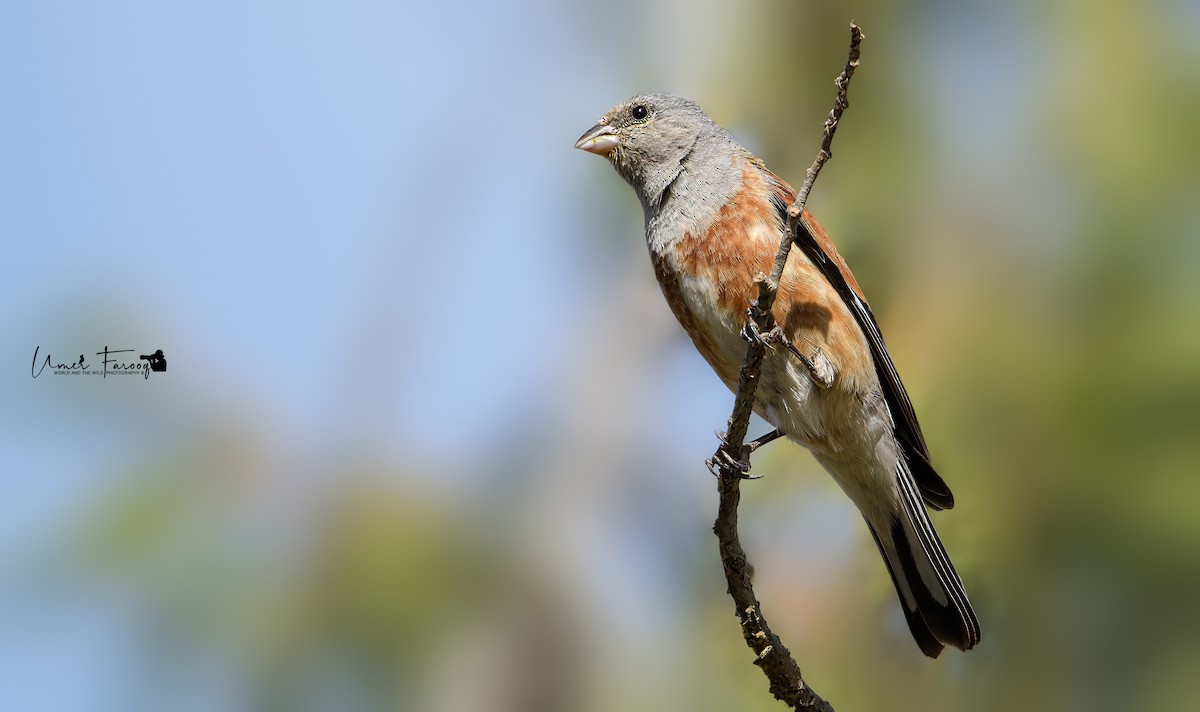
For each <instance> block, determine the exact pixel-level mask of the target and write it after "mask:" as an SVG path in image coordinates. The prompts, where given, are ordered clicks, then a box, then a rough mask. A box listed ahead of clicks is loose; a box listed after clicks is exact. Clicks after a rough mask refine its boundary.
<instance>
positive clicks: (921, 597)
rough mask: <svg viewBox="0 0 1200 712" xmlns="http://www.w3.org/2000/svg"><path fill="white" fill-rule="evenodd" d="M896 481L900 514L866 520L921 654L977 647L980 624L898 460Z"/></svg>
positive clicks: (935, 653)
mask: <svg viewBox="0 0 1200 712" xmlns="http://www.w3.org/2000/svg"><path fill="white" fill-rule="evenodd" d="M896 481H897V482H896V488H897V491H898V494H899V498H900V503H901V511H900V512H899V514H898V515H896V516H892V517H889V518H888V519H889V520H890V521H887V522H872V521H870V520H868V521H867V525H868V526H869V527H870V528H871V535H872V536H874V537H875V543H876V544H878V545H879V551H880V553H881V554H883V560H884V562H885V563H887V567H888V572H889V573H890V574H891V575H892V582H893V583H894V584H895V585H896V593H898V594H899V596H900V603H901V605H903V607H904V617H905V618H906V619H907V620H908V627H909V629H910V630H911V631H912V635H913V638H915V639H916V641H917V645H918V646H919V647H920V648H921V652H923V653H925V654H926V655H928V656H929V657H931V658H936V657H937V656H938V654H939V653H941V652H942V648H943V647H944V646H945V645H952V646H954V647H956V648H958V649H960V650H967V649H969V648H971V647H973V646H974V645H975V644H976V643H978V642H979V620H978V619H977V618H976V617H975V611H974V610H972V608H971V602H970V601H968V600H967V592H966V591H965V590H964V589H963V584H962V580H961V579H959V578H958V573H957V572H956V571H955V570H954V565H953V564H951V563H950V557H949V556H948V555H947V554H946V549H945V548H944V547H943V546H942V542H941V541H940V540H939V539H938V535H937V532H935V531H934V530H933V524H932V523H931V522H930V521H929V515H928V514H927V513H926V511H925V505H924V503H923V502H922V501H921V497H920V495H919V494H918V493H917V489H916V485H915V484H914V482H913V478H912V476H911V475H910V474H909V473H908V471H907V469H906V467H905V464H904V463H903V461H901V462H898V463H897V467H896Z"/></svg>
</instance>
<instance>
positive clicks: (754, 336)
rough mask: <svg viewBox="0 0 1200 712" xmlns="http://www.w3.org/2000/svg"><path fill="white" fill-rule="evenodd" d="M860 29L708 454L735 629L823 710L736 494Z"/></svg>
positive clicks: (796, 691)
mask: <svg viewBox="0 0 1200 712" xmlns="http://www.w3.org/2000/svg"><path fill="white" fill-rule="evenodd" d="M862 40H863V33H862V30H861V29H859V27H858V25H856V24H854V23H853V22H852V23H850V51H849V56H848V57H847V59H846V66H845V68H844V69H842V73H841V74H840V75H838V78H837V79H836V80H835V81H834V84H835V85H836V86H837V89H838V92H837V98H836V99H835V100H834V104H833V110H832V111H830V112H829V118H828V119H826V120H825V126H824V136H823V139H822V141H821V150H820V151H819V152H818V153H817V158H816V160H814V161H813V164H812V166H810V167H809V169H808V171H807V173H806V174H805V178H804V183H803V184H802V185H801V186H800V190H799V191H798V192H797V193H796V199H795V201H793V203H792V204H791V206H789V207H788V220H787V226H786V231H785V233H784V236H783V239H782V240H781V241H780V243H779V251H778V252H777V253H776V255H775V263H774V265H773V266H772V268H771V274H770V275H769V276H768V275H763V274H761V273H760V274H759V276H758V278H757V280H756V281H757V282H758V299H756V300H754V301H752V302H751V304H750V308H749V309H748V310H747V313H746V327H745V330H744V332H743V333H745V334H746V335H747V341H748V342H749V344H748V346H747V347H746V357H745V359H744V360H743V362H742V369H741V372H740V374H739V376H738V389H737V393H736V395H735V398H734V404H733V413H732V415H730V416H729V425H728V430H727V431H726V433H725V434H724V435H723V436H722V437H721V445H720V447H718V448H717V452H716V453H715V454H714V455H713V457H712V458H711V459H709V460H708V466H709V469H711V470H712V471H713V473H714V474H716V475H717V491H718V494H719V498H720V501H719V504H718V507H717V520H716V523H715V524H714V525H713V532H714V533H715V534H716V535H717V540H718V542H719V546H720V551H721V563H722V564H723V566H724V569H725V580H726V582H727V583H728V585H729V595H730V596H732V597H733V601H734V605H735V606H736V609H737V615H738V618H739V619H740V620H741V623H742V635H743V637H745V639H746V645H748V646H749V647H750V649H751V650H752V651H754V654H755V656H756V659H755V661H754V664H755V665H757V666H759V667H760V668H761V669H762V671H763V674H765V675H766V676H767V679H768V681H769V683H770V690H771V694H773V695H774V696H775V697H776V698H777V699H779V700H782V701H783V702H785V703H786V704H787V705H788V706H790V707H792V708H794V709H812V710H821V711H822V712H833V707H831V706H830V705H829V703H828V702H826V701H825V700H823V699H821V697H820V696H819V695H818V694H817V693H816V692H815V691H814V690H813V689H812V688H811V687H809V686H808V684H807V683H805V682H804V678H803V676H802V675H801V673H800V667H799V666H798V665H797V664H796V661H795V660H794V659H793V658H792V655H791V653H790V652H788V649H787V648H786V647H784V645H783V642H782V641H780V640H779V636H777V635H775V633H773V632H772V631H771V628H770V627H769V626H768V625H767V621H766V619H765V618H764V617H763V614H762V607H761V605H760V604H759V602H758V598H757V597H756V596H755V595H754V588H753V586H752V585H751V582H750V573H749V570H748V568H747V565H746V552H745V551H743V549H742V545H741V542H740V541H739V539H738V530H737V517H738V511H737V509H738V502H739V501H740V499H741V482H742V480H743V479H745V478H746V474H747V472H748V471H749V469H750V453H751V452H752V450H753V446H751V445H748V444H747V443H746V442H745V440H746V431H747V429H748V428H749V424H750V414H751V411H752V410H753V407H754V392H755V390H756V389H757V388H758V378H759V372H760V369H761V366H762V360H763V355H764V354H765V353H766V344H765V342H764V340H763V338H761V336H760V335H765V334H769V333H771V331H772V330H773V329H774V328H775V318H774V316H773V315H772V313H771V308H772V306H773V305H774V303H775V295H776V293H777V291H778V288H779V280H780V279H781V277H782V276H783V269H784V266H785V265H786V264H787V258H788V253H789V252H790V251H791V248H792V242H793V241H794V239H795V235H796V230H797V229H798V228H799V223H800V217H801V215H802V214H803V212H804V204H805V203H806V202H807V201H808V194H809V192H810V191H812V186H813V183H814V182H815V181H816V180H817V176H818V175H819V174H820V172H821V168H822V167H823V166H824V165H825V162H826V161H828V160H829V159H830V157H831V156H832V155H833V153H832V150H831V145H832V143H833V134H834V132H836V131H837V127H838V121H839V120H840V119H841V117H842V112H843V111H845V110H846V107H847V106H849V103H848V102H847V101H846V92H847V91H848V90H849V88H850V78H851V77H852V76H853V75H854V70H855V69H856V68H857V67H858V56H859V45H860V44H861V43H862Z"/></svg>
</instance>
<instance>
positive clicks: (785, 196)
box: [764, 168, 954, 509]
mask: <svg viewBox="0 0 1200 712" xmlns="http://www.w3.org/2000/svg"><path fill="white" fill-rule="evenodd" d="M765 170H766V169H765V168H764V171H765ZM767 172H768V174H769V175H770V176H771V177H772V178H774V182H776V183H777V187H776V190H775V193H774V194H773V195H772V199H773V200H772V202H774V203H775V207H776V209H777V210H779V215H780V221H781V224H784V225H786V224H787V209H788V206H789V205H790V204H791V201H792V200H794V199H795V192H794V191H792V188H791V186H789V185H788V184H787V183H786V182H784V181H783V179H781V178H779V177H778V176H775V175H774V174H770V172H769V171H767ZM796 232H797V234H796V236H795V243H794V244H795V246H796V247H797V248H798V249H799V250H800V251H801V252H803V253H804V255H805V256H806V257H808V259H809V261H811V262H812V263H813V265H815V266H816V267H817V269H818V270H820V272H821V275H822V276H824V277H825V279H826V280H827V281H828V282H829V284H831V285H832V286H833V288H834V289H835V290H836V291H837V293H838V296H840V297H841V298H842V301H843V303H845V305H846V308H847V309H849V310H850V313H851V314H853V315H854V320H855V321H856V322H858V327H859V328H860V329H861V330H862V333H863V336H864V337H866V341H867V346H869V347H870V349H871V360H872V361H873V362H874V364H875V372H876V374H877V375H878V377H879V384H880V386H881V387H882V389H883V397H884V400H885V402H886V403H887V406H888V411H889V412H890V413H891V416H892V426H893V430H894V431H895V435H896V440H897V441H898V442H899V443H900V446H901V448H902V449H903V450H904V455H905V458H906V459H907V460H908V463H909V467H910V468H911V469H912V473H913V477H914V479H915V480H916V482H917V486H918V488H919V489H920V491H921V495H922V498H923V499H924V500H925V502H926V503H927V504H928V505H929V506H931V507H933V508H935V509H950V508H951V507H953V506H954V495H953V493H951V491H950V487H949V486H947V485H946V482H945V481H944V480H943V479H942V478H941V476H940V475H938V474H937V472H936V471H935V470H934V469H933V466H932V465H931V464H930V462H929V448H928V446H927V445H926V444H925V436H924V435H923V434H922V433H921V425H920V423H918V422H917V414H916V411H914V410H913V406H912V401H911V400H909V398H908V392H907V391H905V390H904V384H903V383H901V382H900V374H899V373H897V372H896V365H895V364H894V363H892V357H891V355H889V354H888V350H887V346H886V345H885V344H884V342H883V334H882V333H881V332H880V330H879V324H878V322H876V321H875V315H874V314H873V313H872V312H871V307H870V306H868V304H867V300H866V298H865V297H864V296H863V294H862V289H861V288H860V287H859V286H858V282H857V281H856V280H855V279H854V275H853V274H852V273H851V272H850V268H849V266H847V264H846V261H845V260H844V259H843V258H842V256H841V254H839V253H838V251H837V248H836V247H834V244H833V241H832V240H830V239H829V235H827V234H826V233H825V231H824V230H823V229H821V225H820V224H819V223H818V222H817V221H816V219H815V218H814V217H813V216H812V214H811V213H809V212H808V211H807V210H805V211H804V213H803V214H802V215H801V216H800V223H799V226H798V229H797V231H796Z"/></svg>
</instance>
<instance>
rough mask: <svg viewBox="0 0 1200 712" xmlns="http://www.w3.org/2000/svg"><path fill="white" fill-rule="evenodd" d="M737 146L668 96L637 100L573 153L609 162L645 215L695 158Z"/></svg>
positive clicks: (617, 109) (601, 123) (609, 114)
mask: <svg viewBox="0 0 1200 712" xmlns="http://www.w3.org/2000/svg"><path fill="white" fill-rule="evenodd" d="M730 146H736V144H734V143H733V139H732V138H731V137H730V136H729V134H728V133H727V132H726V131H725V130H724V129H722V128H721V127H720V126H717V125H716V124H715V123H713V120H712V119H710V118H709V117H708V114H705V113H704V110H703V109H701V108H700V107H699V106H698V105H697V104H696V103H695V102H693V101H689V100H687V99H683V98H680V97H677V96H672V95H670V94H638V95H637V96H635V97H632V98H630V99H627V100H625V101H623V102H621V103H620V104H617V105H616V106H614V107H613V108H611V109H609V110H608V111H606V112H605V113H604V116H601V117H600V119H599V120H598V121H596V125H595V126H593V127H592V128H590V129H588V130H587V132H586V133H584V134H583V136H581V137H580V138H579V141H577V142H576V143H575V148H579V149H582V150H584V151H589V152H591V153H595V154H599V155H601V156H606V157H608V159H609V160H610V161H612V164H613V167H614V168H616V169H617V172H618V173H620V174H621V175H622V176H623V177H624V178H625V180H627V181H629V184H630V185H631V186H633V189H634V191H636V192H637V194H638V197H639V198H641V200H642V204H643V205H644V206H646V208H647V210H653V209H656V208H657V207H658V206H659V205H660V204H661V203H662V201H663V198H664V193H665V192H666V191H667V189H668V188H669V187H670V186H671V184H672V183H673V182H674V181H675V179H676V178H678V177H679V175H680V173H682V172H683V170H684V168H685V166H687V165H688V164H689V163H690V162H691V161H692V159H693V158H696V157H699V158H708V157H711V154H712V153H713V152H714V150H718V149H722V148H725V149H726V150H728V148H727V147H730Z"/></svg>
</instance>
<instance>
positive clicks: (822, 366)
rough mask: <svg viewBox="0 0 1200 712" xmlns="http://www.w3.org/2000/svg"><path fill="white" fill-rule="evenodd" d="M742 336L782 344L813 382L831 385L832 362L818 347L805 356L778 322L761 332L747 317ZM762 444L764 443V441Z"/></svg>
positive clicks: (748, 339)
mask: <svg viewBox="0 0 1200 712" xmlns="http://www.w3.org/2000/svg"><path fill="white" fill-rule="evenodd" d="M742 338H743V339H745V340H746V341H750V342H753V343H759V344H762V345H763V346H773V345H775V344H783V347H784V348H786V349H787V350H788V351H789V352H791V354H792V355H793V356H795V357H796V358H797V359H798V360H799V361H800V363H802V364H804V367H805V368H807V369H808V375H809V376H811V377H812V380H813V383H815V384H817V385H818V386H819V387H821V388H829V387H830V386H832V385H833V364H832V363H830V362H829V359H828V358H826V357H825V354H824V353H823V352H822V351H821V349H820V347H818V348H817V350H816V351H815V352H814V353H813V355H812V356H811V357H809V356H806V355H805V354H804V353H803V352H802V351H800V349H798V348H796V345H795V344H793V343H792V341H791V339H789V338H788V337H786V336H784V334H783V330H782V329H780V328H779V325H778V324H776V325H775V326H774V328H772V329H771V330H770V331H768V332H766V333H763V332H761V331H759V330H758V325H757V324H755V323H754V321H753V320H751V319H747V320H746V325H745V326H743V327H742ZM776 437H778V436H776ZM772 439H774V438H772ZM767 442H770V441H767ZM763 444H764V445H765V444H766V443H763Z"/></svg>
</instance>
